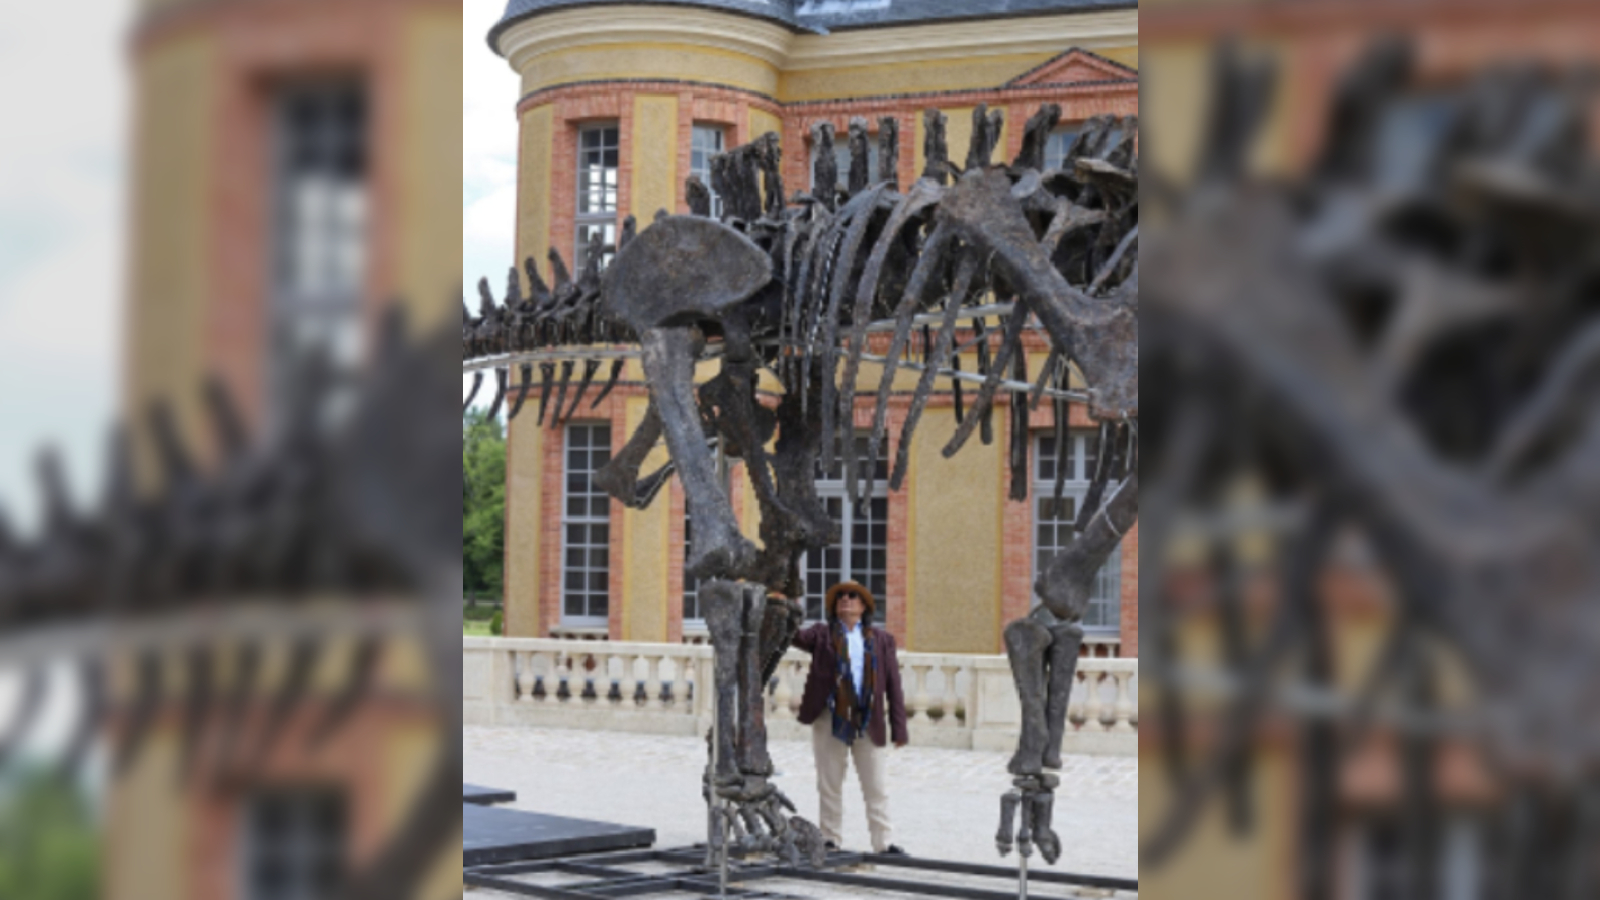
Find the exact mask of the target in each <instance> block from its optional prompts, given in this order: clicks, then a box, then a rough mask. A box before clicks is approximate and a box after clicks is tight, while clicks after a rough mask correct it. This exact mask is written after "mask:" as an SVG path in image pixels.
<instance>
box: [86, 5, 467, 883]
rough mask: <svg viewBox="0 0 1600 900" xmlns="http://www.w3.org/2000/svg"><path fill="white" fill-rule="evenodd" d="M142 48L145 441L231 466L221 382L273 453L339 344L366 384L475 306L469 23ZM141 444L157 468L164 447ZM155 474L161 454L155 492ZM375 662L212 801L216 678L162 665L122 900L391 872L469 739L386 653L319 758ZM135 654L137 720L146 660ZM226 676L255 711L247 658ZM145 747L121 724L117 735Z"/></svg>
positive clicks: (137, 32)
mask: <svg viewBox="0 0 1600 900" xmlns="http://www.w3.org/2000/svg"><path fill="white" fill-rule="evenodd" d="M131 38H132V39H131V51H130V53H131V63H130V67H131V70H132V72H133V77H134V86H133V91H132V96H133V100H134V115H133V135H132V140H133V147H132V154H131V156H132V159H133V165H132V167H131V175H132V177H131V179H130V182H131V190H132V197H131V203H130V244H129V247H130V253H129V260H130V266H129V276H128V277H129V281H128V285H127V291H128V307H127V316H126V322H127V333H126V344H125V354H124V359H125V371H124V379H123V397H122V407H123V411H124V413H125V417H126V418H127V419H128V420H129V421H130V422H134V423H139V422H141V421H142V417H143V415H144V413H145V411H146V409H147V407H148V406H149V404H150V403H152V402H153V401H157V400H162V401H165V402H168V403H170V404H171V405H172V406H173V407H174V410H175V413H176V417H177V421H178V425H179V429H180V431H181V432H182V435H183V437H184V439H185V440H186V442H187V443H188V444H189V445H190V446H191V447H195V448H198V449H200V450H201V451H202V452H206V451H207V449H208V448H209V441H210V440H211V438H212V435H211V433H210V429H209V428H208V427H207V421H206V417H205V412H204V408H203V401H202V398H203V396H204V395H203V394H202V392H201V385H202V383H203V380H204V378H205V377H206V376H208V375H213V374H214V375H218V376H220V377H221V378H222V380H223V382H224V383H225V384H226V386H227V387H228V388H229V389H230V392H231V394H232V396H233V397H234V398H235V400H236V402H237V404H238V406H239V407H240V408H241V410H242V411H243V413H244V415H245V419H246V424H247V425H248V426H249V427H250V430H251V431H252V433H254V434H256V435H260V434H262V433H264V432H266V431H268V430H270V429H271V428H272V427H273V425H274V422H275V417H276V416H277V415H278V412H279V407H280V401H281V400H282V398H283V397H284V391H285V387H286V383H287V382H288V381H289V380H290V379H291V378H292V377H293V375H294V373H295V371H296V368H297V366H299V365H300V364H301V363H302V361H303V360H304V359H305V358H306V354H307V353H308V352H309V351H311V350H312V349H313V348H318V347H321V348H323V349H325V350H326V351H328V352H329V353H330V355H331V357H332V359H333V360H334V361H335V363H336V365H337V366H338V367H339V368H340V369H341V370H343V369H353V368H355V367H358V366H360V365H361V364H362V362H363V361H364V359H365V357H366V356H367V354H368V348H369V347H370V346H371V345H372V344H373V343H374V341H373V340H372V337H373V336H374V333H375V329H376V327H377V326H378V324H379V314H380V313H381V312H382V311H383V310H384V309H385V307H386V306H388V305H389V304H391V303H393V302H395V301H396V298H403V301H402V302H404V303H406V304H407V305H408V307H409V312H410V313H411V316H410V318H411V325H412V328H413V329H414V330H415V329H420V328H425V327H428V326H430V325H437V324H439V323H440V322H441V317H442V316H443V315H445V314H447V313H449V312H450V311H452V309H453V308H454V305H455V297H456V295H457V291H458V285H459V282H460V278H461V274H460V273H461V243H460V236H461V212H460V209H461V207H460V205H459V203H458V191H459V177H458V173H459V172H460V168H461V152H462V151H461V143H460V140H459V136H460V128H461V125H460V123H461V111H462V100H461V58H462V51H461V48H462V30H461V9H460V6H459V4H457V3H454V2H451V0H235V2H229V3H212V2H200V0H143V2H141V3H140V4H139V7H138V10H137V18H136V22H135V27H134V30H133V34H132V36H131ZM136 439H137V440H138V442H139V446H140V449H148V447H149V445H148V444H147V443H146V441H147V439H148V436H147V435H146V434H144V433H143V431H142V429H141V430H136ZM153 457H154V454H153V453H148V452H146V453H141V454H140V458H141V461H142V462H143V464H144V468H145V472H144V474H145V475H146V479H147V483H148V481H149V479H150V478H151V477H152V476H153V468H152V467H151V461H152V458H153ZM274 615H275V616H276V617H282V616H285V615H289V614H288V613H284V612H283V611H281V609H280V610H277V611H276V612H275V613H274ZM200 639H202V640H203V639H207V638H204V637H201V638H200ZM349 643H350V642H349V641H345V640H335V641H332V644H334V646H333V647H331V649H330V652H326V653H324V654H323V656H322V658H321V661H320V663H319V664H318V665H317V667H316V670H315V672H314V673H313V675H312V678H311V689H310V695H311V696H310V698H309V699H308V700H306V701H305V702H303V703H302V704H301V705H300V707H299V708H298V709H297V710H296V712H295V713H294V715H293V716H292V718H291V719H290V721H289V722H288V724H287V727H286V730H285V732H284V737H283V739H282V740H280V741H278V742H277V743H276V744H275V745H274V747H273V749H272V751H271V752H270V753H268V754H265V755H263V756H262V757H261V758H259V759H257V760H255V763H254V764H253V765H250V766H245V767H242V768H239V769H238V770H233V769H230V768H228V767H227V766H226V764H225V763H219V762H215V761H213V760H212V759H211V758H209V757H208V756H206V755H205V754H209V753H211V752H213V751H215V750H216V747H217V745H218V742H217V741H216V740H208V741H207V742H205V743H204V744H203V745H202V747H203V749H202V755H201V757H200V762H199V763H198V765H199V771H200V772H201V773H202V774H201V775H199V776H196V777H191V778H189V779H187V780H180V779H179V778H178V773H179V771H180V770H181V769H182V768H183V766H182V765H181V764H180V760H181V759H182V758H183V754H184V753H185V752H186V749H185V747H184V744H183V729H182V725H181V719H182V716H181V715H180V712H181V710H182V709H183V703H184V702H185V701H184V700H183V698H184V696H185V693H184V692H185V691H186V690H187V689H188V688H187V685H188V684H189V683H190V681H189V679H190V678H191V675H189V674H188V672H189V670H188V669H186V667H185V666H186V663H185V654H184V652H183V651H182V650H181V649H178V650H174V652H173V653H172V657H173V658H172V659H171V660H170V661H169V662H170V665H167V666H165V667H164V668H163V670H162V672H163V675H162V686H163V689H164V690H163V696H164V697H167V698H171V699H170V706H169V707H165V708H163V710H162V711H161V712H160V713H159V714H158V715H157V716H156V718H155V720H154V724H153V726H152V728H151V732H150V734H149V737H148V738H147V739H146V740H145V741H144V742H143V744H142V746H143V749H142V751H141V752H140V753H139V754H138V756H137V757H136V758H135V761H134V762H133V763H132V764H131V768H128V769H127V770H125V771H119V772H117V773H115V775H114V776H113V777H112V779H111V780H110V782H109V784H108V786H107V794H106V803H105V833H106V835H107V840H106V845H105V848H104V856H103V865H102V878H103V894H104V896H106V897H111V898H140V900H144V898H156V897H160V898H171V900H214V898H242V900H250V898H257V897H268V896H274V897H276V896H288V895H293V896H308V897H309V896H331V894H330V893H328V890H329V889H330V888H329V885H328V880H329V879H332V878H337V877H338V873H340V872H341V871H347V870H349V869H351V868H352V867H358V866H360V865H361V864H362V863H364V862H366V861H368V860H369V859H370V857H371V855H372V853H373V852H374V851H375V850H377V849H378V848H379V847H380V846H381V845H382V844H383V842H384V841H386V840H387V838H388V836H390V835H391V834H392V833H393V832H394V831H395V830H396V828H397V826H398V825H399V824H400V823H401V822H402V821H404V817H405V816H406V814H407V813H408V811H409V807H410V804H411V803H412V801H413V800H414V799H415V798H416V796H417V793H418V788H419V787H420V784H421V781H422V779H423V777H424V776H425V775H426V774H427V773H428V767H429V765H430V764H431V763H432V760H433V758H434V757H435V755H436V754H437V752H438V747H439V746H440V742H441V741H442V740H444V739H445V737H444V736H443V730H444V724H445V723H441V721H440V720H439V716H438V714H437V709H436V708H435V707H434V706H433V705H432V704H431V702H429V701H428V700H427V699H426V693H425V690H424V688H425V686H426V682H425V681H424V679H425V678H426V677H427V670H426V669H425V668H424V667H423V666H422V664H421V660H420V657H419V655H418V654H416V653H415V652H412V651H414V650H415V648H414V647H411V648H399V649H398V650H397V651H396V652H386V653H385V654H384V655H383V657H382V660H383V661H382V663H381V665H380V667H379V671H378V674H377V676H376V679H375V685H374V687H373V690H372V695H373V696H374V697H375V699H372V700H370V701H368V702H364V703H363V704H362V705H361V706H360V708H359V709H358V710H357V711H356V712H355V713H354V714H353V718H352V719H351V721H350V722H349V724H348V725H347V726H346V727H345V728H343V729H342V730H341V731H339V732H338V733H336V734H335V736H334V737H333V738H332V739H331V740H330V741H329V742H328V743H326V744H325V745H323V746H320V747H316V746H313V745H312V744H311V743H310V742H308V741H307V740H306V734H307V729H308V726H310V725H312V724H314V722H315V721H316V720H317V718H318V717H319V716H321V715H323V714H324V712H325V711H326V708H327V707H328V702H329V700H330V699H331V697H332V696H333V695H334V694H335V693H336V692H337V691H338V690H339V686H340V685H341V684H343V683H344V682H345V681H346V679H347V677H348V675H349V672H350V666H351V653H350V652H349V651H350V647H349ZM283 650H284V648H283V647H281V646H278V645H272V646H271V647H270V648H269V649H268V650H267V651H266V655H265V661H264V663H263V665H264V669H263V671H262V673H261V675H260V677H259V681H258V684H259V692H260V695H261V697H262V699H261V701H260V705H261V706H262V707H264V706H265V705H266V704H267V703H268V702H269V701H270V699H271V697H272V694H273V692H274V691H275V690H276V689H277V688H278V686H280V685H281V684H282V683H283V681H284V679H285V677H286V676H285V667H286V664H285V660H284V657H285V655H286V654H285V653H284V652H283ZM111 657H112V658H110V659H109V660H108V662H109V663H110V664H111V667H112V669H111V671H112V673H113V677H112V688H113V697H114V702H122V701H123V700H124V698H126V697H128V696H129V695H130V694H131V692H132V685H133V684H134V681H135V679H134V677H133V674H132V673H133V672H134V668H133V665H132V663H133V661H132V660H123V659H120V658H117V657H118V654H115V653H113V654H111ZM217 666H218V670H217V677H218V678H219V679H220V681H219V684H220V689H221V690H229V689H230V688H229V687H228V685H230V684H231V683H232V682H231V681H230V679H232V678H234V677H236V667H237V657H236V656H227V655H222V656H219V657H217ZM262 715H263V713H262V710H261V709H258V708H256V707H252V708H251V710H250V711H249V712H248V713H245V714H244V715H243V717H242V718H241V719H239V720H236V721H234V722H233V724H232V726H231V727H232V728H234V729H238V730H241V731H243V733H245V734H246V735H248V737H246V738H244V740H245V741H250V740H259V738H260V731H259V723H260V720H261V718H262ZM215 721H216V720H215V719H214V718H213V723H214V724H215ZM124 727H125V725H124V724H123V720H122V719H121V718H120V717H119V718H116V719H114V720H113V723H112V731H111V733H112V735H113V736H116V735H117V734H118V729H120V728H124ZM449 730H450V731H451V732H453V731H454V728H453V727H451V728H450V729H449ZM448 739H449V740H452V741H453V740H454V739H455V738H454V737H453V736H451V737H449V738H448ZM113 743H115V742H113ZM249 749H254V748H249ZM246 758H247V757H246ZM456 828H457V834H459V821H458V822H457V823H456ZM458 853H459V844H458V842H457V841H454V840H451V841H446V842H445V844H444V845H443V846H441V847H439V848H438V853H437V859H433V860H431V862H430V864H429V865H428V866H427V871H428V873H429V874H428V875H427V877H426V879H425V882H426V883H425V884H424V885H423V886H422V888H421V890H420V892H419V893H417V894H416V895H415V896H418V897H448V896H459V894H460V891H461V881H460V857H459V856H458ZM285 892H287V893H285Z"/></svg>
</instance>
